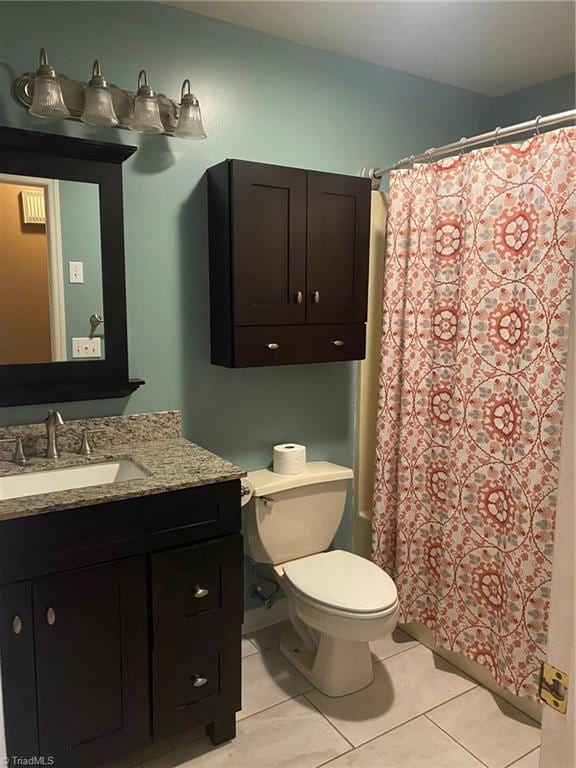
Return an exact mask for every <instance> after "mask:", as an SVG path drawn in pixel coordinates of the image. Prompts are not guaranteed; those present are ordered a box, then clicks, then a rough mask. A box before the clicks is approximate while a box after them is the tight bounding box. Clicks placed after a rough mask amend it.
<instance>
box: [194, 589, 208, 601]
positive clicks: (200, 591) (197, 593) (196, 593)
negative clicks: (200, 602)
mask: <svg viewBox="0 0 576 768" xmlns="http://www.w3.org/2000/svg"><path fill="white" fill-rule="evenodd" d="M193 591H194V597H196V598H198V599H199V598H201V597H206V595H207V594H208V590H207V589H204V587H194V590H193Z"/></svg>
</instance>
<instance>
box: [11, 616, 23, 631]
mask: <svg viewBox="0 0 576 768" xmlns="http://www.w3.org/2000/svg"><path fill="white" fill-rule="evenodd" d="M12 632H14V634H15V635H19V634H20V632H22V619H21V618H20V616H14V618H13V619H12Z"/></svg>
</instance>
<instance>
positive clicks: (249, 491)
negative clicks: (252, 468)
mask: <svg viewBox="0 0 576 768" xmlns="http://www.w3.org/2000/svg"><path fill="white" fill-rule="evenodd" d="M240 489H241V490H240V506H241V507H244V506H246V504H248V502H249V501H250V499H251V498H252V496H254V486H253V485H252V483H251V482H250V480H248V478H247V477H243V478H242V480H241V481H240Z"/></svg>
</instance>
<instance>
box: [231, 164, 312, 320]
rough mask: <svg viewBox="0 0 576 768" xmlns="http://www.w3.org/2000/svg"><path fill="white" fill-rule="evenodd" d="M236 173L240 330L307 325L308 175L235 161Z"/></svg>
mask: <svg viewBox="0 0 576 768" xmlns="http://www.w3.org/2000/svg"><path fill="white" fill-rule="evenodd" d="M230 173H231V181H232V243H233V259H232V261H233V270H232V272H233V275H234V310H233V321H234V324H235V325H268V324H270V325H282V324H294V323H303V322H304V319H305V303H304V301H303V298H304V293H305V290H306V289H305V279H306V274H305V263H306V172H305V171H302V170H299V169H294V168H281V167H277V166H272V165H264V164H262V163H248V162H242V161H237V160H233V161H232V162H231V163H230ZM298 292H301V294H302V302H301V303H299V302H298Z"/></svg>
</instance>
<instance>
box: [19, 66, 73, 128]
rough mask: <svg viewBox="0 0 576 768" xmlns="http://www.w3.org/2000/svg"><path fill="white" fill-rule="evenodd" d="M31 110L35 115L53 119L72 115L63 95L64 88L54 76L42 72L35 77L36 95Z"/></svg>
mask: <svg viewBox="0 0 576 768" xmlns="http://www.w3.org/2000/svg"><path fill="white" fill-rule="evenodd" d="M29 111H30V114H31V115H34V116H35V117H45V118H49V119H53V120H62V119H63V118H65V117H70V110H69V109H68V107H67V106H66V104H65V103H64V98H63V96H62V88H60V83H59V82H58V80H57V79H56V78H55V77H54V76H51V75H44V74H42V75H37V76H36V77H35V78H34V95H33V97H32V104H31V105H30V110H29Z"/></svg>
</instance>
